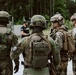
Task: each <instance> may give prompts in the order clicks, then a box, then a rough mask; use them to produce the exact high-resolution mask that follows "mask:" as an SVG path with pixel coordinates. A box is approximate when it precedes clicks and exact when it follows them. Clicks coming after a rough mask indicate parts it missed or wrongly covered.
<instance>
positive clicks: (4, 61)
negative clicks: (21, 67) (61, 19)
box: [0, 29, 19, 75]
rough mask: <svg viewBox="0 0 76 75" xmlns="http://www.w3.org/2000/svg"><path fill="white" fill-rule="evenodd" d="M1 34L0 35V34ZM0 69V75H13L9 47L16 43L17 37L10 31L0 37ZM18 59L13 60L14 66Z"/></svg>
mask: <svg viewBox="0 0 76 75" xmlns="http://www.w3.org/2000/svg"><path fill="white" fill-rule="evenodd" d="M0 34H1V33H0ZM0 38H1V39H2V40H1V39H0V69H1V71H0V72H1V75H13V66H12V60H11V59H10V51H11V47H13V46H14V45H15V44H16V43H17V40H18V39H17V36H16V35H14V34H13V33H12V32H11V30H10V29H7V31H6V33H4V34H1V35H0ZM18 59H19V58H17V59H15V60H14V61H15V64H16V65H18V63H19V61H18Z"/></svg>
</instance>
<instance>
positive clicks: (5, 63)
mask: <svg viewBox="0 0 76 75" xmlns="http://www.w3.org/2000/svg"><path fill="white" fill-rule="evenodd" d="M0 70H1V72H0V73H1V75H13V66H12V61H11V59H10V60H8V59H6V60H0Z"/></svg>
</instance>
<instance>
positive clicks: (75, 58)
mask: <svg viewBox="0 0 76 75" xmlns="http://www.w3.org/2000/svg"><path fill="white" fill-rule="evenodd" d="M71 33H72V35H73V38H74V42H75V52H74V53H73V54H72V61H73V71H74V73H76V28H73V29H72V31H71Z"/></svg>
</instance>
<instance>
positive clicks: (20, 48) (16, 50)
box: [11, 33, 60, 75]
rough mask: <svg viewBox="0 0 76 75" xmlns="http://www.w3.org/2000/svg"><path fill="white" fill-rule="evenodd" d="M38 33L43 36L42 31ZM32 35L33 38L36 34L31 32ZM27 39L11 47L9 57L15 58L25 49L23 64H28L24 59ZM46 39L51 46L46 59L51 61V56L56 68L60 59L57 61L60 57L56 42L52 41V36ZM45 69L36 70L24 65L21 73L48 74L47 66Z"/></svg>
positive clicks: (32, 74) (25, 74)
mask: <svg viewBox="0 0 76 75" xmlns="http://www.w3.org/2000/svg"><path fill="white" fill-rule="evenodd" d="M39 34H40V35H42V36H43V33H38V35H39ZM32 35H33V36H32ZM32 35H31V36H32V38H34V36H37V35H36V34H35V33H33V34H32ZM29 37H30V36H29ZM28 40H29V38H27V39H24V40H22V42H21V43H20V44H18V45H17V46H16V47H14V48H13V51H12V52H11V58H12V59H15V58H17V57H18V56H19V54H20V53H22V52H23V51H25V59H24V64H25V65H29V66H30V65H31V63H28V61H27V60H26V59H27V58H26V57H27V54H26V53H27V51H28V50H27V49H28V48H29V45H28V42H27V41H28ZM47 40H48V41H49V42H50V46H51V47H52V49H51V50H52V51H50V54H49V58H48V59H50V61H51V58H50V57H51V56H53V60H52V62H53V63H54V66H55V68H56V67H57V66H58V65H59V63H60V61H59V59H60V57H59V50H58V49H57V47H56V44H55V42H54V41H53V39H52V38H50V37H49V38H48V39H47ZM28 56H29V55H28ZM45 69H46V71H47V72H46V71H45ZM45 69H44V68H42V69H41V70H37V71H36V70H34V69H33V68H32V67H31V68H27V67H25V69H24V74H23V75H39V74H40V75H49V74H48V71H49V70H47V68H45ZM26 71H27V72H28V73H27V72H26ZM30 72H32V73H30ZM45 72H46V73H47V74H46V73H45ZM34 73H35V74H34Z"/></svg>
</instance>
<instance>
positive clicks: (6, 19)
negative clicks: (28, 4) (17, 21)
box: [0, 11, 10, 24]
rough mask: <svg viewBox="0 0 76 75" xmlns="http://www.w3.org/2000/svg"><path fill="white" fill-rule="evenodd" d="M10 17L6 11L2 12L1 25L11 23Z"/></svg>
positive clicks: (0, 16) (0, 14) (0, 15)
mask: <svg viewBox="0 0 76 75" xmlns="http://www.w3.org/2000/svg"><path fill="white" fill-rule="evenodd" d="M9 17H10V15H9V14H8V13H7V12H6V11H0V24H1V23H5V24H7V23H8V22H9Z"/></svg>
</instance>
